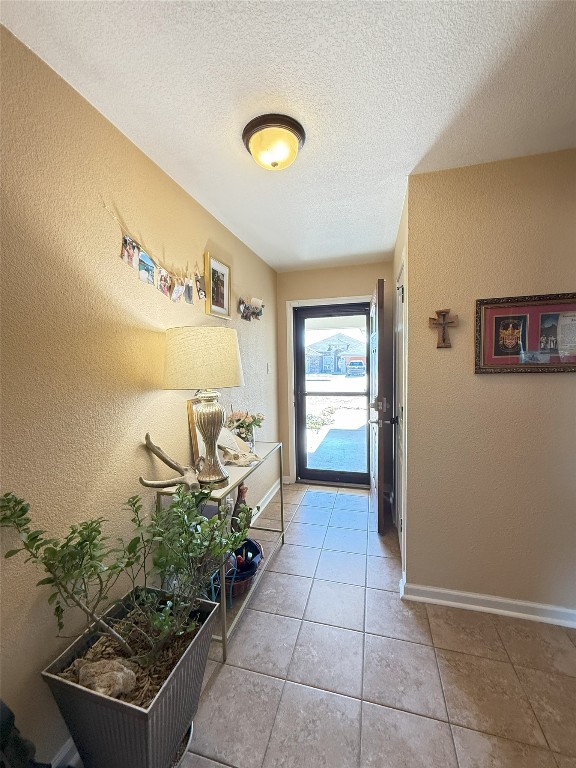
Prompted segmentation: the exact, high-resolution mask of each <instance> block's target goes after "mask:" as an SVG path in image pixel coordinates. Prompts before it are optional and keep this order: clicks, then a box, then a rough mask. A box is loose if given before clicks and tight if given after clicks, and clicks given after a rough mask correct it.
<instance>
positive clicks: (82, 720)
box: [42, 600, 219, 768]
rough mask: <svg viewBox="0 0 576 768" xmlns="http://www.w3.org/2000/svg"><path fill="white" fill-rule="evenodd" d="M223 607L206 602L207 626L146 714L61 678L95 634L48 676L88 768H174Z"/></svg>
mask: <svg viewBox="0 0 576 768" xmlns="http://www.w3.org/2000/svg"><path fill="white" fill-rule="evenodd" d="M218 608H219V605H218V604H217V603H211V602H208V601H207V600H201V601H200V612H201V614H202V616H203V617H204V621H203V623H202V626H201V627H200V629H199V631H198V633H197V634H196V635H195V637H194V639H193V640H192V642H191V643H190V646H189V647H188V649H187V650H186V651H185V653H184V655H183V656H182V658H181V659H180V661H179V662H178V664H177V665H176V666H175V667H174V669H173V670H172V672H171V674H170V676H169V677H168V679H167V680H166V682H165V683H164V685H163V686H162V688H161V689H160V691H159V692H158V694H157V695H156V697H155V698H154V700H153V701H152V703H151V704H150V706H149V707H147V708H146V709H144V708H143V707H137V706H135V705H134V704H127V703H126V702H124V701H119V700H118V699H113V698H110V697H109V696H105V695H103V694H101V693H96V692H95V691H90V690H89V689H88V688H84V687H83V686H81V685H77V684H76V683H72V682H69V681H68V680H64V679H62V678H61V677H58V676H57V673H58V672H60V671H62V670H63V669H65V668H66V667H67V666H68V665H69V664H70V663H71V662H72V661H73V660H74V659H75V658H77V657H78V656H81V655H82V654H83V653H84V652H85V651H86V650H87V648H88V647H89V646H90V643H91V638H90V630H88V631H87V632H86V633H84V635H82V637H79V638H78V640H76V641H75V642H74V643H73V644H72V645H71V646H69V647H68V648H67V649H66V650H65V651H64V653H62V654H61V655H60V656H59V657H58V658H57V659H56V661H54V662H53V663H52V664H50V666H49V667H47V668H46V669H45V670H44V671H43V672H42V677H43V678H44V680H45V681H46V682H47V683H48V685H49V686H50V690H51V691H52V695H53V696H54V698H55V699H56V703H57V704H58V707H59V709H60V712H61V714H62V717H63V718H64V721H65V722H66V725H67V726H68V730H69V731H70V735H71V736H72V738H73V740H74V743H75V744H76V748H77V749H78V753H79V755H80V757H81V758H82V762H83V764H84V768H169V766H170V765H171V764H172V761H173V759H174V757H175V755H176V753H177V751H178V747H179V746H180V743H181V741H182V739H183V737H184V735H185V734H186V731H187V730H188V728H189V727H190V724H191V722H192V720H193V719H194V716H195V714H196V710H197V709H198V700H199V698H200V692H201V689H202V679H203V677H204V671H205V668H206V661H207V659H208V649H209V646H210V640H211V638H212V635H213V633H214V625H215V622H216V619H217V616H218Z"/></svg>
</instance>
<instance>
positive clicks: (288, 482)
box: [282, 475, 296, 485]
mask: <svg viewBox="0 0 576 768" xmlns="http://www.w3.org/2000/svg"><path fill="white" fill-rule="evenodd" d="M282 482H283V483H284V485H292V484H293V483H295V482H296V481H295V479H294V478H293V477H291V476H290V475H284V477H283V478H282Z"/></svg>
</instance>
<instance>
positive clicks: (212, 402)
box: [194, 389, 229, 486]
mask: <svg viewBox="0 0 576 768" xmlns="http://www.w3.org/2000/svg"><path fill="white" fill-rule="evenodd" d="M196 397H197V398H198V400H199V401H200V402H197V403H195V405H194V417H195V420H196V426H197V427H198V431H199V432H200V434H201V435H202V439H203V440H204V446H205V448H206V456H205V461H204V466H203V467H202V469H201V470H200V472H199V473H198V482H199V483H200V484H202V485H213V486H222V485H226V483H227V482H228V477H229V475H228V472H226V470H225V469H224V467H223V466H222V464H221V463H220V458H219V456H218V451H217V448H216V441H217V440H218V437H219V435H220V431H221V429H222V427H223V426H224V418H225V412H224V408H222V406H221V405H220V403H219V402H218V400H219V399H220V393H219V392H216V391H215V390H213V389H205V390H202V391H200V392H198V394H197V395H196Z"/></svg>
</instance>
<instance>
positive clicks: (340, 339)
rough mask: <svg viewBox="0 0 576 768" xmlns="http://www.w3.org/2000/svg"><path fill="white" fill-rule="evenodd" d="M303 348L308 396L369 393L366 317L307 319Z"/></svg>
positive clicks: (349, 316) (348, 316)
mask: <svg viewBox="0 0 576 768" xmlns="http://www.w3.org/2000/svg"><path fill="white" fill-rule="evenodd" d="M304 347H305V349H304V354H305V389H306V392H362V393H365V392H366V390H367V379H366V367H367V363H366V315H360V314H359V315H347V316H344V317H343V316H340V317H307V318H306V319H305V321H304Z"/></svg>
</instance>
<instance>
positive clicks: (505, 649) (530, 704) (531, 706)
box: [492, 619, 558, 763]
mask: <svg viewBox="0 0 576 768" xmlns="http://www.w3.org/2000/svg"><path fill="white" fill-rule="evenodd" d="M492 624H493V626H494V629H495V630H496V634H497V635H498V639H499V640H500V642H501V643H502V647H503V648H504V652H505V653H506V656H507V657H508V662H509V664H510V666H511V667H512V669H513V671H514V675H515V676H516V680H518V685H519V686H520V689H521V691H522V693H523V694H524V696H525V697H526V701H527V702H528V706H529V707H530V711H531V712H532V714H533V715H534V719H535V720H536V723H537V724H538V728H540V732H541V734H542V736H543V737H544V741H545V742H546V745H547V747H548V749H549V750H550V752H552V755H554V752H553V751H552V747H551V746H550V742H549V741H548V737H547V736H546V734H545V733H544V728H543V727H542V724H541V722H540V720H539V719H538V715H537V714H536V711H535V709H534V707H533V705H532V702H531V701H530V696H529V695H528V692H527V691H526V689H525V688H524V686H523V685H522V680H520V675H519V674H518V672H517V671H516V667H515V666H514V662H513V661H512V657H511V656H510V654H509V653H508V648H507V647H506V643H505V642H504V640H503V639H502V635H501V634H500V630H499V629H498V621H496V620H495V619H492ZM519 666H521V665H519ZM554 761H555V762H556V763H557V762H558V761H557V760H556V758H555V757H554Z"/></svg>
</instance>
